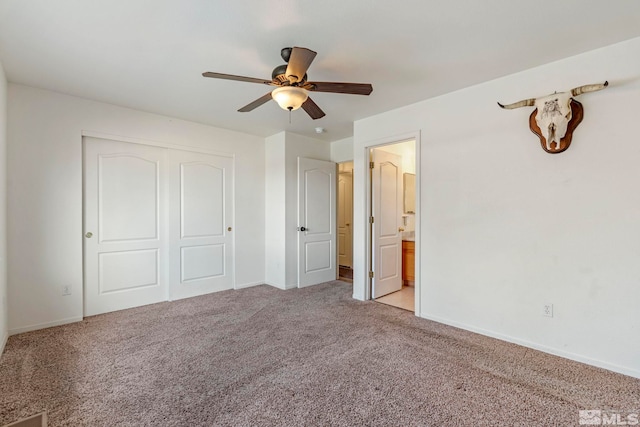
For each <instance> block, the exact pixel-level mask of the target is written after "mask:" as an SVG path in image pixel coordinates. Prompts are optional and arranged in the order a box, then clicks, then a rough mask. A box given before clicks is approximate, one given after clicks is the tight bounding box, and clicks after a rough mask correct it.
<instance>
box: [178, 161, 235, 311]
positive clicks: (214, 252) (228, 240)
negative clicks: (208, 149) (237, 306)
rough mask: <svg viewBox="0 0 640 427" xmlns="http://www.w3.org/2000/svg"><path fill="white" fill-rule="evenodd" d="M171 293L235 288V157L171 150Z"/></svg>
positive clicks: (188, 294) (182, 295) (184, 294)
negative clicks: (172, 198)
mask: <svg viewBox="0 0 640 427" xmlns="http://www.w3.org/2000/svg"><path fill="white" fill-rule="evenodd" d="M169 186H170V191H171V194H172V196H174V197H175V198H176V200H177V201H176V203H172V204H171V206H170V208H169V209H170V213H169V217H170V220H169V221H170V229H171V231H170V255H169V256H170V269H169V270H170V273H169V275H170V295H171V299H180V298H187V297H193V296H197V295H203V294H206V293H210V292H216V291H221V290H224V289H233V281H234V277H233V256H234V249H233V234H232V233H233V224H232V219H233V203H232V195H233V193H232V191H233V159H232V158H231V157H222V156H214V155H209V154H202V153H195V152H188V151H179V150H169Z"/></svg>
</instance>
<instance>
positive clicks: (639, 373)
mask: <svg viewBox="0 0 640 427" xmlns="http://www.w3.org/2000/svg"><path fill="white" fill-rule="evenodd" d="M420 317H422V318H423V319H428V320H433V321H434V322H438V323H444V324H445V325H449V326H454V327H456V328H460V329H464V330H466V331H470V332H475V333H478V334H480V335H486V336H488V337H491V338H496V339H499V340H502V341H507V342H510V343H513V344H518V345H521V346H523V347H528V348H532V349H534V350H539V351H542V352H543V353H548V354H553V355H554V356H560V357H564V358H565V359H569V360H574V361H576V362H580V363H585V364H587V365H591V366H595V367H597V368H603V369H607V370H609V371H613V372H617V373H619V374H623V375H628V376H630V377H634V378H640V370H637V369H633V368H629V367H626V366H619V365H615V364H612V363H608V362H603V361H602V360H598V359H592V358H590V357H587V356H582V355H580V354H575V353H571V352H568V351H564V350H559V349H557V348H553V347H548V346H546V345H543V344H538V343H535V342H531V341H527V340H522V339H519V338H514V337H512V336H509V335H504V334H501V333H498V332H494V331H490V330H487V329H482V328H478V327H475V326H471V325H467V324H465V323H460V322H456V321H453V320H449V319H444V318H441V317H437V316H430V315H428V314H424V313H421V314H420Z"/></svg>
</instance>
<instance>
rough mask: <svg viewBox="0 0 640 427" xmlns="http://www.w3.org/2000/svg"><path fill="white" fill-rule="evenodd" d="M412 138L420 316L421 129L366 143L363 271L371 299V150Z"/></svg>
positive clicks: (416, 270) (416, 309)
mask: <svg viewBox="0 0 640 427" xmlns="http://www.w3.org/2000/svg"><path fill="white" fill-rule="evenodd" d="M410 140H415V151H416V153H415V155H416V214H415V224H416V231H415V239H416V240H415V248H416V249H415V256H416V262H415V277H416V283H415V309H414V314H415V315H416V316H420V307H421V304H420V303H421V296H422V280H421V276H422V275H421V272H420V270H421V264H422V263H421V262H420V253H421V251H420V247H421V244H420V240H421V239H420V215H421V209H420V206H421V204H420V175H421V173H420V172H421V155H420V145H421V144H420V131H417V132H410V133H406V134H402V135H396V136H391V137H386V138H381V139H377V140H374V141H369V142H367V143H365V144H364V148H363V151H364V155H363V165H362V166H363V168H364V170H365V171H366V172H365V193H364V194H365V216H364V218H362V221H363V223H364V224H365V259H364V271H363V272H362V277H364V278H365V281H366V284H365V287H364V292H365V293H364V299H365V300H371V299H372V298H373V292H372V280H371V279H370V278H369V272H370V271H371V267H372V265H373V246H372V244H373V235H372V231H373V230H372V225H371V224H370V223H369V218H371V215H373V206H372V202H373V201H372V197H371V191H372V182H371V181H372V180H371V169H370V168H369V162H370V161H371V160H370V152H371V149H373V148H380V147H382V146H385V145H392V144H397V143H400V142H406V141H410Z"/></svg>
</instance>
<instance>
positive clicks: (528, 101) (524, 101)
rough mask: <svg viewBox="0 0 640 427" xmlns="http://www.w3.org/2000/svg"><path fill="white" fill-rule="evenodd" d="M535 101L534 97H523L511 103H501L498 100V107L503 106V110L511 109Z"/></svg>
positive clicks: (526, 105)
mask: <svg viewBox="0 0 640 427" xmlns="http://www.w3.org/2000/svg"><path fill="white" fill-rule="evenodd" d="M535 102H536V99H535V98H531V99H523V100H522V101H518V102H514V103H513V104H507V105H502V104H500V103H499V102H498V105H499V106H500V108H504V109H505V110H513V109H514V108H520V107H531V106H532V105H534V104H535Z"/></svg>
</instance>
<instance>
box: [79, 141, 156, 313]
mask: <svg viewBox="0 0 640 427" xmlns="http://www.w3.org/2000/svg"><path fill="white" fill-rule="evenodd" d="M164 167H165V150H164V149H162V148H157V147H150V146H146V145H139V144H130V143H126V142H118V141H110V140H105V139H99V138H89V137H86V138H85V139H84V233H85V237H84V272H85V294H84V295H85V316H91V315H95V314H100V313H105V312H108V311H115V310H121V309H125V308H130V307H135V306H140V305H145V304H152V303H156V302H159V301H163V300H165V299H166V280H165V278H166V275H165V274H164V271H163V266H164V265H165V263H166V257H167V236H166V232H165V226H166V215H165V209H164V204H165V197H166V196H165V179H164V175H165V174H164Z"/></svg>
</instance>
